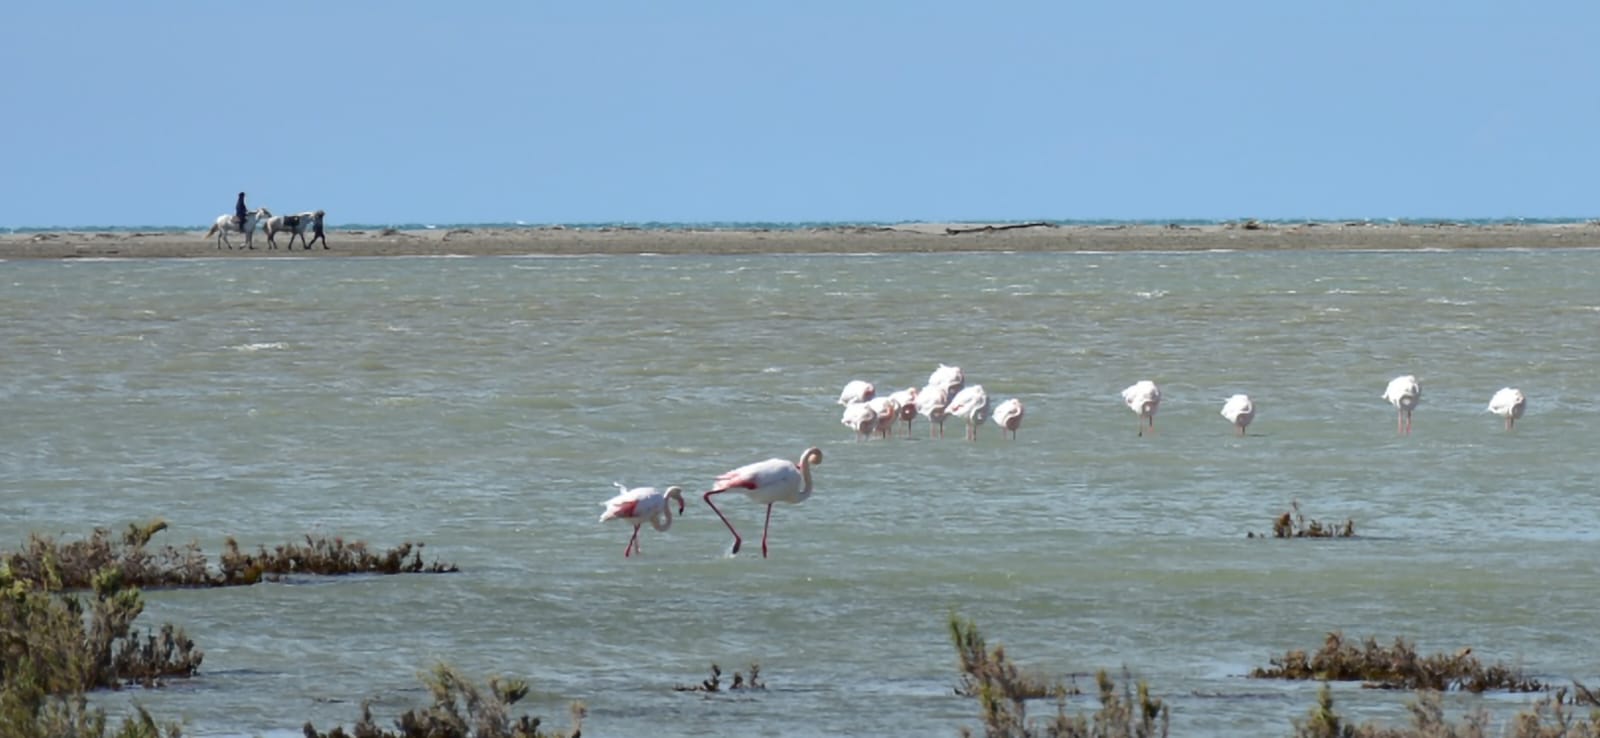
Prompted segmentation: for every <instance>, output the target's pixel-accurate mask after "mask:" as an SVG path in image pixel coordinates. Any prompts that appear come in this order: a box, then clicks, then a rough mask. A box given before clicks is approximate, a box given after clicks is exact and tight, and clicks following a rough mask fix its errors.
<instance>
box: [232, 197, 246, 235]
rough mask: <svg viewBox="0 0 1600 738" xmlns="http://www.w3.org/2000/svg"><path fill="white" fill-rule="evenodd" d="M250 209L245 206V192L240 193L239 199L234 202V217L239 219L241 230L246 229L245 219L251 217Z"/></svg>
mask: <svg viewBox="0 0 1600 738" xmlns="http://www.w3.org/2000/svg"><path fill="white" fill-rule="evenodd" d="M249 215H250V209H249V208H246V207H245V206H244V193H243V192H241V193H239V201H238V202H236V203H234V204H233V217H235V218H238V219H239V230H241V231H242V230H244V219H245V218H247V217H249Z"/></svg>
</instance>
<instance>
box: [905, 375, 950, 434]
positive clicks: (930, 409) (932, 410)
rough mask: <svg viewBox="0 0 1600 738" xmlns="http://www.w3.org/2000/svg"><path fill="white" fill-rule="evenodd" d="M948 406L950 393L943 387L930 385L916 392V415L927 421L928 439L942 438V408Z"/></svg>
mask: <svg viewBox="0 0 1600 738" xmlns="http://www.w3.org/2000/svg"><path fill="white" fill-rule="evenodd" d="M948 404H950V391H949V390H947V389H945V388H944V386H943V385H937V384H930V385H928V386H926V387H923V388H922V389H921V390H920V391H918V392H917V413H918V414H920V415H922V416H923V417H925V418H927V419H928V437H929V438H944V418H945V412H944V408H945V406H946V405H948ZM907 427H910V426H909V424H908V426H907Z"/></svg>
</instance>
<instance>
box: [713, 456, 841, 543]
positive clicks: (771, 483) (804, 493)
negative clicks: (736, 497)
mask: <svg viewBox="0 0 1600 738" xmlns="http://www.w3.org/2000/svg"><path fill="white" fill-rule="evenodd" d="M821 463H822V449H819V448H817V447H816V446H812V447H811V448H808V449H806V450H805V452H804V453H802V454H800V461H799V462H790V461H788V460H786V459H767V460H766V461H757V462H755V463H754V464H745V465H744V466H741V467H739V468H738V469H734V470H733V471H730V472H726V473H724V474H722V475H721V476H718V477H717V483H716V485H715V486H714V487H712V489H711V491H710V492H707V493H705V501H706V505H708V506H710V507H711V511H712V512H714V513H716V514H717V517H719V518H722V524H723V525H726V526H728V532H729V533H732V534H733V548H732V549H730V550H729V551H728V553H729V554H736V553H739V546H740V545H742V544H743V543H744V539H743V538H740V537H739V531H737V530H734V528H733V523H730V522H728V516H726V515H723V514H722V511H721V510H718V509H717V506H716V504H715V503H713V502H712V501H711V496H712V495H717V494H722V493H723V492H730V491H732V492H743V493H745V495H746V496H748V497H749V498H750V499H752V500H755V501H756V502H764V503H766V505H767V521H766V522H765V523H763V524H762V526H761V558H763V559H764V558H766V557H767V531H768V530H769V529H770V528H771V527H772V505H773V503H776V502H786V503H788V504H791V505H795V504H799V503H801V502H805V501H806V499H807V498H809V497H811V467H814V466H817V465H819V464H821Z"/></svg>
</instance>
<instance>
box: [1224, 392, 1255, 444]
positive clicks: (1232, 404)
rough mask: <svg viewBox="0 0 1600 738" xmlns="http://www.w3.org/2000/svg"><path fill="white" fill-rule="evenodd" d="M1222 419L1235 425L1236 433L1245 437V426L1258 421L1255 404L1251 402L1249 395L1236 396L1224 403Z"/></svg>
mask: <svg viewBox="0 0 1600 738" xmlns="http://www.w3.org/2000/svg"><path fill="white" fill-rule="evenodd" d="M1222 417H1224V418H1227V419H1228V422H1229V423H1233V428H1234V431H1235V432H1236V433H1237V434H1238V435H1241V436H1242V435H1244V429H1245V426H1247V425H1250V421H1252V420H1255V419H1256V406H1255V403H1253V402H1251V401H1250V396H1249V395H1234V396H1232V397H1229V398H1228V399H1227V400H1225V401H1223V403H1222Z"/></svg>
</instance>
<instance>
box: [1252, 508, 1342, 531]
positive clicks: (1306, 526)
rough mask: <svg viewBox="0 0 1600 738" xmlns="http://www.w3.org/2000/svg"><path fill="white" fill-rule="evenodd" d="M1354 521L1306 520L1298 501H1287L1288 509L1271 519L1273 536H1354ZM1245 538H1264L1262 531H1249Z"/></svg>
mask: <svg viewBox="0 0 1600 738" xmlns="http://www.w3.org/2000/svg"><path fill="white" fill-rule="evenodd" d="M1355 535H1356V524H1355V521H1353V520H1351V519H1349V518H1345V521H1344V522H1343V523H1340V524H1337V525H1325V524H1323V522H1322V521H1320V520H1314V519H1313V520H1310V521H1308V520H1306V516H1305V514H1304V513H1301V512H1300V503H1299V501H1293V502H1290V503H1289V509H1288V510H1287V511H1285V512H1284V513H1283V514H1282V515H1279V516H1278V517H1276V518H1274V519H1273V521H1272V537H1273V538H1354V537H1355ZM1245 537H1246V538H1266V537H1267V536H1266V535H1265V534H1263V533H1255V532H1249V533H1246V534H1245Z"/></svg>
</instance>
